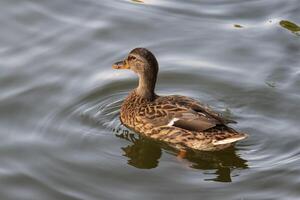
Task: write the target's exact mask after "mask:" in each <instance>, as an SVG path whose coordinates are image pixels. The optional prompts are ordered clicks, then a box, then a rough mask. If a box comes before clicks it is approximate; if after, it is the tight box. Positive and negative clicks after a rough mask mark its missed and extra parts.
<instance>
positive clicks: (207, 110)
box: [159, 95, 237, 124]
mask: <svg viewBox="0 0 300 200" xmlns="http://www.w3.org/2000/svg"><path fill="white" fill-rule="evenodd" d="M160 98H161V100H159V101H164V99H166V100H167V101H169V102H173V103H174V104H176V105H179V106H184V107H186V108H190V109H192V110H194V111H196V112H197V113H199V114H204V115H207V116H210V117H212V118H214V119H216V120H217V121H219V122H220V123H221V124H229V123H237V122H236V121H234V120H231V119H228V118H225V117H223V116H222V115H221V114H220V113H218V112H216V111H214V110H213V109H212V108H211V107H209V106H208V105H205V104H202V103H200V102H199V101H197V100H195V99H192V98H190V97H185V96H179V95H172V96H165V97H160Z"/></svg>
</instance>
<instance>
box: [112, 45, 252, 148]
mask: <svg viewBox="0 0 300 200" xmlns="http://www.w3.org/2000/svg"><path fill="white" fill-rule="evenodd" d="M113 68H114V69H131V70H132V71H134V72H135V73H136V74H137V75H138V76H139V85H138V87H137V88H136V89H135V90H133V91H132V92H131V93H130V94H129V96H128V97H127V98H126V99H125V101H124V102H123V104H122V107H121V117H120V118H121V121H122V123H123V124H124V125H125V126H127V127H128V128H130V129H133V130H134V131H136V132H138V133H140V134H142V135H145V136H147V137H150V138H153V139H156V140H160V141H163V142H166V143H168V144H169V145H171V146H173V147H175V148H176V149H179V150H186V149H188V148H191V149H196V150H201V151H216V150H221V149H224V148H227V147H229V146H231V144H232V143H234V142H236V141H239V140H242V139H244V138H246V137H247V135H246V134H244V133H239V132H237V131H235V130H234V129H232V128H230V127H228V126H227V124H228V123H231V122H234V121H232V120H227V119H225V118H223V117H222V116H221V115H220V114H218V113H216V112H214V111H213V110H212V109H211V108H209V107H207V106H204V105H203V104H201V103H199V102H198V101H196V100H194V99H192V98H189V97H185V96H178V95H172V96H158V95H156V94H155V92H154V88H155V83H156V77H157V72H158V63H157V60H156V58H155V56H154V55H153V54H152V53H151V52H150V51H149V50H147V49H145V48H136V49H133V50H132V51H131V52H130V53H129V55H128V56H127V58H126V59H125V60H124V61H120V62H117V63H115V64H114V65H113Z"/></svg>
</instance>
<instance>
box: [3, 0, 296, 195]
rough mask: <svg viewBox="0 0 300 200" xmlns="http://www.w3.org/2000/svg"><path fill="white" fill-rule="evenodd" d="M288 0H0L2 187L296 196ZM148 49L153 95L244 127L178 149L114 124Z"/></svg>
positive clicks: (292, 20) (292, 21) (292, 33)
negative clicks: (206, 148)
mask: <svg viewBox="0 0 300 200" xmlns="http://www.w3.org/2000/svg"><path fill="white" fill-rule="evenodd" d="M299 24H300V1H299V0H286V1H283V0H251V1H243V0H201V1H200V0H199V1H196V0H187V1H179V0H173V1H171V0H145V1H144V3H137V1H125V0H115V1H111V0H51V1H50V0H24V1H16V0H1V1H0V28H1V30H0V91H1V93H0V141H1V142H0V199H1V200H7V199H12V200H16V199H20V200H27V199H28V200H57V199H59V200H60V199H62V200H69V199H72V200H73V199H74V200H75V199H76V200H77V199H84V200H96V199H104V200H106V199H107V200H110V199H113V200H116V199H122V200H123V199H128V200H140V199H144V200H146V199H149V200H150V199H189V200H190V199H191V200H193V199H195V200H196V199H226V200H227V199H228V200H235V199H236V200H246V199H300V176H299V175H300V145H299V144H300V123H299V122H300V121H299V119H300V36H299ZM137 46H143V47H147V48H149V49H150V50H152V51H153V52H154V53H155V55H156V56H157V58H158V60H159V63H160V74H159V78H158V85H157V93H158V94H165V95H166V94H181V95H188V96H191V97H194V98H196V99H199V100H201V101H203V102H204V103H207V104H210V105H211V106H212V107H213V108H215V109H216V110H218V111H220V112H223V113H224V114H225V115H230V116H231V117H232V118H233V119H235V120H237V121H238V122H239V123H238V124H237V125H234V128H236V129H238V130H241V131H244V132H247V133H249V135H250V137H249V138H248V139H247V140H245V141H242V142H240V143H238V144H237V145H236V147H235V148H232V149H228V150H227V151H224V152H217V153H203V154H202V153H201V154H200V153H191V154H189V155H188V157H187V159H185V160H183V161H178V160H177V158H176V154H175V152H173V151H172V150H171V149H169V148H168V147H165V146H162V145H161V144H157V143H156V142H153V141H149V140H147V139H144V138H140V137H139V136H138V135H136V134H134V133H132V132H128V131H127V130H126V129H125V128H124V127H122V126H121V125H120V121H119V119H118V112H119V108H120V105H121V102H122V99H123V98H124V97H125V96H126V95H127V93H128V91H130V90H131V89H132V88H134V87H135V86H136V84H137V78H136V76H135V75H134V74H133V73H131V72H129V71H114V70H112V69H111V64H112V63H113V62H114V61H117V60H120V59H122V58H123V57H124V56H125V55H126V54H127V53H128V52H129V51H130V50H131V49H132V48H134V47H137Z"/></svg>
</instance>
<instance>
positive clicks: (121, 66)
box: [112, 61, 129, 69]
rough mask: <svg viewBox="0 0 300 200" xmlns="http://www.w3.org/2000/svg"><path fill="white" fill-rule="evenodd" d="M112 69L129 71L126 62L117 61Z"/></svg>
mask: <svg viewBox="0 0 300 200" xmlns="http://www.w3.org/2000/svg"><path fill="white" fill-rule="evenodd" d="M112 68H114V69H129V65H128V64H127V62H126V61H119V62H116V63H115V64H113V66H112Z"/></svg>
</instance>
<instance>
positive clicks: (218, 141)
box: [212, 133, 248, 145]
mask: <svg viewBox="0 0 300 200" xmlns="http://www.w3.org/2000/svg"><path fill="white" fill-rule="evenodd" d="M247 137H248V135H247V134H245V133H235V134H232V133H230V134H226V136H225V137H221V138H218V137H215V138H214V139H213V141H212V144H213V145H224V144H231V143H234V142H237V141H239V140H243V139H245V138H247Z"/></svg>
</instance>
